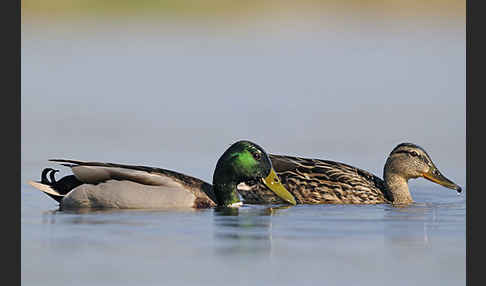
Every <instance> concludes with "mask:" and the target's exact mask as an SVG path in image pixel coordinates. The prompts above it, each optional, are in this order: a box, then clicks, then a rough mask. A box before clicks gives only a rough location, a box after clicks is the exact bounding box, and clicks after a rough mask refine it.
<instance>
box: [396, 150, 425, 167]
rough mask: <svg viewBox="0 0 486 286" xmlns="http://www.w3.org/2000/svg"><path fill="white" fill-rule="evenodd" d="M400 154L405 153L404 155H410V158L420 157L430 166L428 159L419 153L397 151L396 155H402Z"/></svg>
mask: <svg viewBox="0 0 486 286" xmlns="http://www.w3.org/2000/svg"><path fill="white" fill-rule="evenodd" d="M400 153H403V154H408V155H410V156H413V157H418V158H420V159H421V160H422V161H424V162H425V163H427V164H429V163H430V162H429V160H428V159H427V158H425V157H424V156H422V155H420V154H418V153H417V152H410V151H406V150H401V151H396V152H395V154H400Z"/></svg>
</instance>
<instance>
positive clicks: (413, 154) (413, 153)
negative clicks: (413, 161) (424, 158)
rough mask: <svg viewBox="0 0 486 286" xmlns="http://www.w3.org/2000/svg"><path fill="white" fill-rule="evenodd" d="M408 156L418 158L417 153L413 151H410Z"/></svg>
mask: <svg viewBox="0 0 486 286" xmlns="http://www.w3.org/2000/svg"><path fill="white" fill-rule="evenodd" d="M410 155H412V156H414V157H418V156H419V154H418V153H417V152H415V151H411V152H410Z"/></svg>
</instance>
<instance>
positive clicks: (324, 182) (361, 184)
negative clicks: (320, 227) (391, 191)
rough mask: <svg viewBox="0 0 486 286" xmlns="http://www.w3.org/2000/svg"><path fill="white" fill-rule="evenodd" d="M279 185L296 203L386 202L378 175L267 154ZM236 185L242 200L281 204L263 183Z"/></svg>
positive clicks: (340, 165) (337, 165)
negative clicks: (244, 185) (244, 186)
mask: <svg viewBox="0 0 486 286" xmlns="http://www.w3.org/2000/svg"><path fill="white" fill-rule="evenodd" d="M269 157H270V159H271V160H272V164H273V167H274V169H275V171H276V172H277V174H278V176H279V177H280V179H281V180H282V184H283V185H284V186H285V187H286V188H287V190H289V192H291V193H292V195H294V197H295V199H296V201H297V203H299V204H379V203H386V202H389V198H387V197H386V186H385V183H384V181H383V180H382V179H380V178H378V177H377V176H375V175H373V174H371V173H369V172H367V171H365V170H361V169H358V168H355V167H352V166H349V165H346V164H343V163H339V162H334V161H327V160H318V159H306V158H298V157H292V156H283V155H269ZM248 186H249V187H247V188H239V189H238V191H239V193H240V195H241V196H242V197H243V198H244V200H245V203H260V204H261V203H272V204H281V203H284V202H283V201H282V200H281V199H280V198H279V197H277V196H275V195H274V194H273V193H272V192H270V191H269V190H268V189H267V188H265V186H264V185H263V184H260V183H257V182H255V183H253V184H250V185H248Z"/></svg>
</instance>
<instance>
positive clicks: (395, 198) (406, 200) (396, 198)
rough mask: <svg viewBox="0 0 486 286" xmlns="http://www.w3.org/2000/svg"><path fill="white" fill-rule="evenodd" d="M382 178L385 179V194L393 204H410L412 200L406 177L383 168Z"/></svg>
mask: <svg viewBox="0 0 486 286" xmlns="http://www.w3.org/2000/svg"><path fill="white" fill-rule="evenodd" d="M383 179H384V180H385V184H386V191H387V195H388V197H389V198H390V199H391V200H392V203H393V204H410V203H412V202H413V199H412V195H410V191H409V190H408V180H407V179H406V178H404V177H403V176H400V175H398V174H395V173H392V172H387V170H385V174H384V175H383Z"/></svg>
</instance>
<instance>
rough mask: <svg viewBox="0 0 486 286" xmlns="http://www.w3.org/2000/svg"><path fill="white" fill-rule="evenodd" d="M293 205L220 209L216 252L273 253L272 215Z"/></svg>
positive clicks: (215, 232) (263, 254) (215, 236)
mask: <svg viewBox="0 0 486 286" xmlns="http://www.w3.org/2000/svg"><path fill="white" fill-rule="evenodd" d="M287 208H289V206H274V207H259V206H258V207H257V206H243V207H240V208H216V209H215V210H214V225H215V228H214V238H215V242H216V247H215V251H216V253H217V254H219V255H225V256H226V255H242V254H243V255H248V254H250V255H251V254H256V255H262V256H267V255H269V254H270V253H271V252H272V218H271V216H272V215H274V214H275V213H276V212H278V211H280V210H282V209H287Z"/></svg>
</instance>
